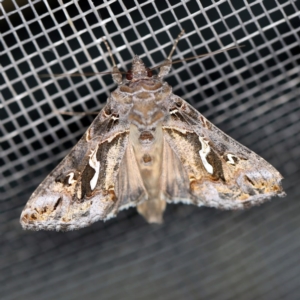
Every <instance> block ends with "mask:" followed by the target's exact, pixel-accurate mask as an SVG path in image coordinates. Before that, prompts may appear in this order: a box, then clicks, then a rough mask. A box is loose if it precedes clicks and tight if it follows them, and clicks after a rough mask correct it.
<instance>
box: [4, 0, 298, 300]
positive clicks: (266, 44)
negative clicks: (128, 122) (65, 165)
mask: <svg viewBox="0 0 300 300" xmlns="http://www.w3.org/2000/svg"><path fill="white" fill-rule="evenodd" d="M299 3H300V2H299V1H295V2H294V1H284V0H278V1H264V2H262V1H240V0H236V1H201V2H200V1H195V0H192V1H150V0H149V1H105V2H102V1H83V0H82V1H30V2H29V3H28V2H27V1H4V2H3V3H2V4H0V9H1V14H0V18H1V23H0V28H1V33H2V34H1V36H0V38H1V44H2V45H1V47H2V49H1V51H2V50H3V51H2V54H1V65H2V71H1V74H0V89H1V103H2V104H1V124H0V130H1V147H2V149H1V154H0V155H1V157H0V168H1V170H0V176H1V177H0V179H1V185H0V186H1V199H0V200H1V202H0V214H1V215H0V234H1V238H0V254H1V255H0V293H1V299H117V298H120V299H164V300H166V299H172V300H173V299H183V297H187V298H188V299H222V300H223V299H240V300H243V299H268V300H269V299H272V300H275V299H299V276H300V267H299V250H300V238H299V233H300V230H299V226H300V218H299V213H300V205H299V196H300V188H299V178H300V164H299V156H300V155H299V154H300V146H299V144H300V143H299V142H300V134H299V126H300V121H299V118H300V109H299V106H300V105H299V104H300V100H299V94H300V80H299V75H300V74H299V63H300V47H299V43H300V36H299V33H300V27H299V24H300V20H299V16H300V12H299V9H300V4H299ZM182 28H184V29H185V31H186V34H185V35H184V36H183V37H182V39H181V41H180V42H179V44H178V48H177V49H176V51H175V54H174V56H173V58H174V59H182V58H183V57H190V56H194V55H197V54H202V53H206V52H211V51H215V50H218V49H220V48H222V47H227V46H231V45H234V44H238V45H244V47H243V48H240V49H237V50H233V51H230V52H228V53H222V54H219V55H216V56H214V57H208V58H205V59H196V60H193V61H188V62H185V63H180V64H176V65H174V66H173V70H172V72H171V74H170V75H169V76H168V77H167V78H166V80H167V81H168V82H169V84H171V85H172V86H173V90H174V93H175V94H177V95H179V96H181V97H183V98H184V99H186V100H187V101H189V102H190V103H191V104H192V105H194V106H195V107H196V108H197V109H199V111H200V112H201V113H203V114H204V115H205V116H206V117H207V118H209V120H210V121H212V122H213V123H214V124H215V125H217V126H218V127H219V128H221V129H222V130H223V131H225V132H226V133H228V134H229V135H231V136H232V137H233V138H235V139H236V140H238V141H239V142H241V143H242V144H244V145H246V146H247V147H249V148H250V149H252V150H254V151H255V152H257V153H258V154H259V155H260V156H262V157H263V158H265V159H266V160H267V161H269V162H270V163H271V164H272V165H274V166H275V167H276V168H277V169H278V170H279V171H280V172H281V173H282V174H283V176H284V177H285V180H284V182H283V185H284V188H285V190H286V192H287V195H288V196H287V197H286V198H274V199H273V200H272V201H271V202H268V203H266V204H264V205H262V206H260V207H255V208H252V209H250V210H246V211H233V212H232V211H218V210H216V209H213V208H198V207H195V206H187V205H181V204H180V205H169V206H168V208H167V211H166V213H165V223H164V224H163V225H161V226H153V225H148V224H146V223H145V221H144V220H143V219H142V217H141V216H139V215H138V214H137V212H136V210H135V209H134V208H131V209H129V210H127V211H123V212H121V213H120V214H119V215H118V217H117V218H114V219H111V220H109V221H108V222H105V223H103V222H97V223H95V224H93V225H92V226H90V227H88V228H85V229H81V230H79V231H74V232H67V233H61V232H28V231H23V230H22V229H21V226H20V224H19V216H20V213H21V210H22V209H23V207H24V205H25V203H26V201H27V200H28V198H29V196H30V194H31V193H32V192H33V191H34V189H35V188H36V187H37V186H38V184H39V183H40V182H41V181H42V180H43V179H44V178H45V177H46V175H47V174H48V173H49V172H50V171H51V170H52V169H53V168H54V167H55V166H56V165H57V163H58V162H59V161H60V160H61V159H62V158H63V157H64V156H65V155H66V154H67V153H68V151H69V150H70V149H71V147H72V146H74V145H75V143H76V141H77V140H78V139H79V138H80V137H81V135H82V134H83V133H84V131H85V130H86V128H87V127H88V125H89V124H90V123H91V121H92V119H93V117H92V116H85V117H78V116H77V117H66V116H62V115H59V114H56V113H55V112H54V111H55V110H63V111H80V112H82V111H99V109H101V107H102V106H103V104H104V103H105V101H106V98H107V96H108V95H109V93H110V92H111V91H112V90H114V89H115V85H114V83H113V81H112V79H111V76H93V77H77V78H72V77H66V78H65V79H63V80H61V79H57V78H53V77H49V78H41V77H39V75H38V74H45V73H46V74H54V73H73V72H105V71H110V70H111V64H110V59H109V56H108V54H107V51H106V49H105V47H104V44H103V43H102V42H101V38H102V37H103V36H105V37H106V39H107V40H108V42H109V44H110V46H111V48H112V50H113V53H114V54H115V57H116V60H117V61H118V65H119V67H121V68H122V69H123V70H127V69H128V67H129V66H130V62H131V59H132V57H133V55H134V54H138V55H140V56H141V57H142V58H143V59H144V61H145V62H146V63H147V65H149V66H150V67H152V66H155V65H157V64H159V63H160V62H162V61H163V60H164V58H165V57H166V56H167V55H168V53H169V51H170V49H171V45H172V43H173V40H174V39H175V38H176V36H177V35H178V33H179V32H180V30H181V29H182Z"/></svg>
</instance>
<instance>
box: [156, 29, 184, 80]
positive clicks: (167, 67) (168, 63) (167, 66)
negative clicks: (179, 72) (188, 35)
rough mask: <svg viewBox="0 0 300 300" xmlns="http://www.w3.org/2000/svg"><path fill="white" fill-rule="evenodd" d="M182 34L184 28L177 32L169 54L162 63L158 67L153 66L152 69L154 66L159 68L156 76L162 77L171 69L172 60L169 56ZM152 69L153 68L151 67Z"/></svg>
mask: <svg viewBox="0 0 300 300" xmlns="http://www.w3.org/2000/svg"><path fill="white" fill-rule="evenodd" d="M183 34H184V29H182V30H181V31H180V33H179V34H178V36H177V38H176V40H175V41H174V44H173V47H172V49H171V51H170V54H169V56H168V57H167V58H166V59H165V61H164V63H163V64H162V65H160V66H158V67H155V68H154V69H156V68H160V70H159V73H158V77H164V76H166V75H167V74H168V73H169V72H170V69H171V65H172V60H171V57H172V55H173V53H174V51H175V49H176V46H177V44H178V42H179V40H180V38H181V37H182V35H183ZM151 70H153V69H151Z"/></svg>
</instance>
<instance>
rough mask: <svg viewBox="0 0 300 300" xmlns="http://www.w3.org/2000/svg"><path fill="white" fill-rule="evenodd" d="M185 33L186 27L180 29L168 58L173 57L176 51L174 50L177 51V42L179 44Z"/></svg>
mask: <svg viewBox="0 0 300 300" xmlns="http://www.w3.org/2000/svg"><path fill="white" fill-rule="evenodd" d="M183 34H184V29H182V30H181V31H180V33H179V34H178V36H177V38H176V40H175V41H174V44H173V47H172V49H171V51H170V54H169V56H168V57H167V59H171V57H172V55H173V53H174V51H175V49H176V47H177V44H178V42H179V40H180V38H181V37H182V36H183Z"/></svg>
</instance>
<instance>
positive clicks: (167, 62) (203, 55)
mask: <svg viewBox="0 0 300 300" xmlns="http://www.w3.org/2000/svg"><path fill="white" fill-rule="evenodd" d="M242 47H245V45H241V46H239V45H237V46H232V47H228V48H225V49H220V50H217V51H213V52H208V53H204V54H200V55H196V56H192V57H187V58H184V59H178V60H174V61H170V62H169V61H167V59H166V60H165V61H164V62H163V63H162V64H160V65H158V66H155V67H153V68H151V69H150V70H151V71H152V70H155V69H158V68H163V67H166V66H167V67H170V66H171V65H174V64H177V63H180V62H184V61H188V60H192V59H196V58H200V57H206V56H213V55H216V54H219V53H223V52H226V51H230V50H233V49H239V48H242ZM160 72H161V71H160ZM160 72H159V74H160ZM158 76H159V75H158ZM159 77H160V76H159Z"/></svg>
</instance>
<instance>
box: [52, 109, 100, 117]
mask: <svg viewBox="0 0 300 300" xmlns="http://www.w3.org/2000/svg"><path fill="white" fill-rule="evenodd" d="M53 112H54V113H55V114H59V115H65V116H88V115H98V114H99V113H100V112H99V111H98V112H97V111H95V112H92V111H91V112H77V111H61V110H53Z"/></svg>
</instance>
